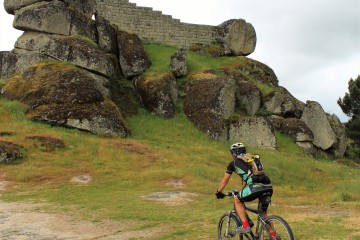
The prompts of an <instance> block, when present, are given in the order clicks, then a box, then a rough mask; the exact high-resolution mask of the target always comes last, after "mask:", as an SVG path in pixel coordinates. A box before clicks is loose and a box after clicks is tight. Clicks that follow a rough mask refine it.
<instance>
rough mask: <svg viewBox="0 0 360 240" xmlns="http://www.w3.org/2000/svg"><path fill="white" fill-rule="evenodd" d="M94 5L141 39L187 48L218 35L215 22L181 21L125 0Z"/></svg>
mask: <svg viewBox="0 0 360 240" xmlns="http://www.w3.org/2000/svg"><path fill="white" fill-rule="evenodd" d="M96 5H97V6H96V10H97V14H98V15H100V16H102V17H104V18H106V19H107V20H109V21H110V22H111V23H113V24H115V25H117V26H118V27H119V28H120V29H121V30H124V31H127V32H131V33H135V34H137V35H138V36H139V37H140V38H141V39H142V40H144V41H152V42H160V43H164V44H168V45H171V46H176V47H183V48H188V47H190V46H191V45H193V44H195V43H203V44H210V43H212V42H214V41H216V39H217V27H215V26H208V25H197V24H188V23H183V22H180V20H179V19H174V18H172V16H170V15H164V14H162V12H160V11H154V10H153V9H152V8H149V7H139V6H137V5H136V4H135V3H130V2H129V1H128V0H96Z"/></svg>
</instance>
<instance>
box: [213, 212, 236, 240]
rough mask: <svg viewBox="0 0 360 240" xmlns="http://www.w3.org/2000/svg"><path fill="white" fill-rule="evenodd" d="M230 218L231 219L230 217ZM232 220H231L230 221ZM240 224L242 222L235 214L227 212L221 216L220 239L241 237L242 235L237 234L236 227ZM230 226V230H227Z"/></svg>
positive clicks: (219, 224)
mask: <svg viewBox="0 0 360 240" xmlns="http://www.w3.org/2000/svg"><path fill="white" fill-rule="evenodd" d="M229 218H230V219H229ZM229 220H230V221H229ZM228 223H229V225H228ZM239 226H240V223H239V221H238V219H237V218H236V216H235V215H234V214H231V213H230V214H229V213H225V214H223V215H222V216H221V217H220V220H219V223H218V240H224V239H236V238H237V239H240V236H239V235H238V234H236V231H235V230H236V228H237V227H239ZM227 228H228V230H227Z"/></svg>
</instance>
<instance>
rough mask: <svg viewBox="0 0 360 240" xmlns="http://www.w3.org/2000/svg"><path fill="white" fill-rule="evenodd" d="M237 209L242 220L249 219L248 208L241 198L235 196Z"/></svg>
mask: <svg viewBox="0 0 360 240" xmlns="http://www.w3.org/2000/svg"><path fill="white" fill-rule="evenodd" d="M235 209H236V212H237V214H238V215H239V217H240V219H241V221H243V222H244V221H247V220H248V219H247V217H246V209H245V206H244V204H243V203H242V202H240V200H239V199H238V198H237V197H236V198H235Z"/></svg>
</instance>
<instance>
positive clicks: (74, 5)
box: [4, 0, 95, 18]
mask: <svg viewBox="0 0 360 240" xmlns="http://www.w3.org/2000/svg"><path fill="white" fill-rule="evenodd" d="M43 1H44V0H4V7H5V10H6V11H7V12H8V13H9V14H13V15H14V14H15V11H16V10H19V9H21V8H23V7H26V6H29V5H32V4H34V3H38V2H43ZM61 1H62V2H64V3H66V4H67V5H68V6H69V7H70V8H71V9H76V11H78V12H80V13H82V14H83V15H85V16H86V17H88V18H91V17H92V15H93V14H94V12H95V1H94V0H86V1H84V0H61Z"/></svg>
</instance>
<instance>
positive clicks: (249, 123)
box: [229, 117, 276, 149]
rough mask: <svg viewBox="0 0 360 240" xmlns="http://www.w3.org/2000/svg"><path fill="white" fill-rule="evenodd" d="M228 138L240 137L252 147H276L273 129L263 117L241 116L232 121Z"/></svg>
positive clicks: (237, 139) (237, 138)
mask: <svg viewBox="0 0 360 240" xmlns="http://www.w3.org/2000/svg"><path fill="white" fill-rule="evenodd" d="M229 139H230V140H232V141H239V139H242V141H244V142H246V144H247V145H249V146H253V147H264V148H270V149H275V148H276V139H275V135H274V129H273V127H272V126H271V124H270V123H269V122H268V121H267V119H266V118H264V117H241V118H240V119H239V120H237V121H235V122H232V123H231V124H230V129H229Z"/></svg>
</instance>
